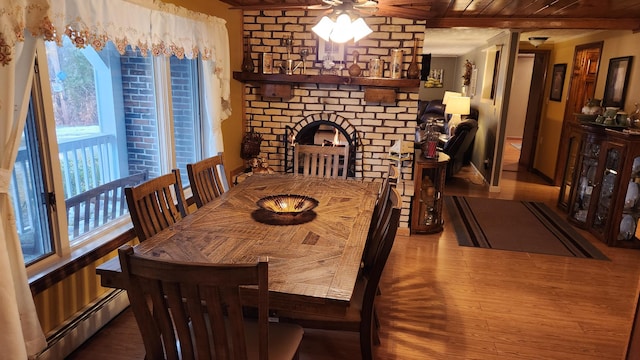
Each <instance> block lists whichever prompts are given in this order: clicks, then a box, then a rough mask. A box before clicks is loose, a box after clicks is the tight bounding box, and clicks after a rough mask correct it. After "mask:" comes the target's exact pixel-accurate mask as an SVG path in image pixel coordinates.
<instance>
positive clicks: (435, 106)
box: [417, 100, 478, 178]
mask: <svg viewBox="0 0 640 360" xmlns="http://www.w3.org/2000/svg"><path fill="white" fill-rule="evenodd" d="M444 111H445V105H444V104H443V103H442V100H430V101H419V102H418V119H417V121H418V125H420V126H421V128H422V129H424V127H425V125H426V124H427V123H429V124H434V125H436V126H437V128H438V129H439V131H440V132H441V133H442V134H448V124H447V120H448V119H447V118H446V117H445V114H444ZM423 124H424V125H423ZM477 131H478V110H477V109H475V108H471V111H470V114H468V115H462V121H461V122H460V123H458V124H457V125H456V127H455V129H454V133H453V134H451V137H450V138H449V139H448V140H446V141H443V142H442V143H441V144H439V147H440V149H441V151H443V152H444V153H445V154H447V155H449V157H450V158H451V159H450V160H449V164H448V167H447V178H450V177H451V176H453V174H455V173H456V172H458V171H459V170H460V168H461V167H462V165H464V164H466V163H468V162H469V161H470V159H471V150H472V148H473V140H474V139H475V136H476V132H477Z"/></svg>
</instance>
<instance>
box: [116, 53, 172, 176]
mask: <svg viewBox="0 0 640 360" xmlns="http://www.w3.org/2000/svg"><path fill="white" fill-rule="evenodd" d="M152 62H153V57H151V56H148V57H142V56H138V55H136V53H135V52H134V51H131V50H128V51H127V53H126V54H125V55H122V56H121V57H120V66H121V71H122V93H123V98H124V116H125V126H126V133H127V155H128V157H129V159H128V163H129V172H130V173H131V174H134V173H137V172H141V171H144V170H148V171H149V178H153V177H157V176H160V175H162V174H161V171H160V165H159V164H160V159H159V158H158V139H157V138H158V136H157V128H158V125H157V119H156V104H155V95H154V93H155V91H154V88H153V86H154V85H153V65H152Z"/></svg>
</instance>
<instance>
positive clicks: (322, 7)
mask: <svg viewBox="0 0 640 360" xmlns="http://www.w3.org/2000/svg"><path fill="white" fill-rule="evenodd" d="M332 7H333V6H332V5H329V4H326V5H323V4H317V5H309V6H307V7H306V8H305V9H307V10H327V9H331V8H332Z"/></svg>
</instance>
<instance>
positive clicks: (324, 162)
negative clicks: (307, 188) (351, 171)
mask: <svg viewBox="0 0 640 360" xmlns="http://www.w3.org/2000/svg"><path fill="white" fill-rule="evenodd" d="M348 163H349V146H346V145H345V146H342V145H341V146H319V145H296V146H295V148H294V156H293V169H294V173H300V170H302V174H303V175H304V176H316V177H327V178H342V179H346V178H347V173H348V171H347V167H348Z"/></svg>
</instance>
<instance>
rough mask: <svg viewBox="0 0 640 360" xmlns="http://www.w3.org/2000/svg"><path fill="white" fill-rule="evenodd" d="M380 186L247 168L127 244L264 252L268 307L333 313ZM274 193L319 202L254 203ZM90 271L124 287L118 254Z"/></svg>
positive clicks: (196, 257)
mask: <svg viewBox="0 0 640 360" xmlns="http://www.w3.org/2000/svg"><path fill="white" fill-rule="evenodd" d="M379 188H380V183H378V182H370V181H369V182H367V181H362V180H358V179H328V178H315V177H304V176H301V175H293V174H268V175H254V176H250V177H248V178H247V179H246V180H245V181H243V182H242V183H240V184H238V185H237V186H234V187H232V188H231V189H230V190H229V191H228V192H226V193H224V194H223V195H222V196H220V197H219V198H216V199H215V200H214V201H212V202H210V203H208V204H206V205H205V206H203V207H201V208H199V209H197V210H195V211H193V213H191V214H189V215H188V216H186V217H185V218H183V219H182V220H180V221H179V222H177V223H176V224H174V225H173V226H171V227H169V228H167V229H165V230H163V231H161V232H160V233H158V234H156V235H154V236H153V237H151V238H149V239H147V240H145V241H144V242H142V243H140V244H138V245H136V246H135V247H134V250H135V252H136V253H138V254H142V255H146V256H150V257H155V258H158V259H167V260H173V261H186V262H194V263H225V264H226V263H245V262H255V261H257V260H258V258H264V257H267V258H268V261H269V306H270V308H272V309H274V310H292V311H301V312H308V313H319V314H327V315H331V314H335V315H339V314H342V313H344V311H346V308H347V307H348V306H349V302H350V299H351V296H352V293H353V289H354V286H355V282H356V278H357V276H358V272H359V269H360V262H361V258H362V253H363V250H364V246H365V242H366V239H367V233H368V230H369V225H370V223H371V216H372V212H373V208H374V206H375V202H376V198H377V196H378V191H379ZM278 194H296V195H304V196H309V197H312V198H314V199H316V200H317V201H318V205H317V207H316V208H314V209H313V210H311V211H310V212H307V213H303V214H300V215H297V216H296V217H290V215H276V214H271V213H268V212H266V211H265V210H262V209H260V208H259V207H258V205H257V201H258V200H259V199H261V198H263V197H266V196H271V195H278ZM287 216H289V217H287ZM96 272H97V274H98V275H100V280H101V284H102V286H105V287H111V288H120V289H125V290H126V280H125V278H124V277H123V276H122V273H121V270H120V263H119V261H118V258H117V257H115V258H113V259H110V260H108V261H107V262H105V263H103V264H101V265H99V266H98V267H97V269H96ZM242 291H243V293H242V297H243V302H244V303H246V305H256V303H255V302H254V301H255V299H256V296H255V295H256V292H255V289H254V288H251V287H247V288H243V290H242Z"/></svg>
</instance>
